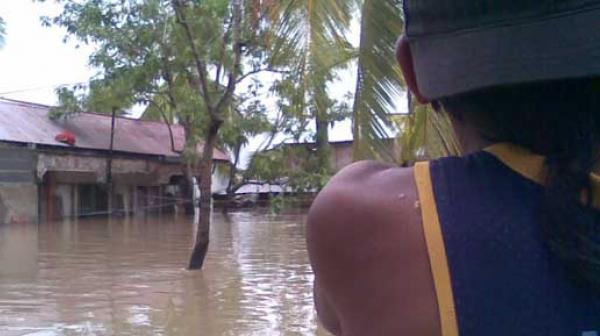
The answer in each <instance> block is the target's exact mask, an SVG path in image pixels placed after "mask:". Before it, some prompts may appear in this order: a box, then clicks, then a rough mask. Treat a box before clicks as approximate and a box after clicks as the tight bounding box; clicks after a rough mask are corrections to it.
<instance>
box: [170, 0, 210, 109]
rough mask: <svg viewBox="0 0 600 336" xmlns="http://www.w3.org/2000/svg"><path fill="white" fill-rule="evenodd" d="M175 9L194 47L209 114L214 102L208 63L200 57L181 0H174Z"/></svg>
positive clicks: (202, 90) (193, 53)
mask: <svg viewBox="0 0 600 336" xmlns="http://www.w3.org/2000/svg"><path fill="white" fill-rule="evenodd" d="M171 3H172V4H173V9H174V10H175V16H176V18H177V23H178V24H179V25H180V26H181V27H182V28H183V30H184V32H185V35H186V38H187V39H188V42H189V44H190V48H191V49H192V56H193V57H194V63H195V65H196V71H197V72H198V77H199V79H200V85H199V88H200V96H202V98H203V99H204V103H205V104H206V107H207V109H208V112H209V114H211V116H212V114H213V109H212V103H211V99H210V94H209V91H208V82H207V80H206V78H207V73H206V72H207V71H206V64H205V63H204V61H202V58H201V57H200V53H198V48H197V46H196V41H195V40H194V36H193V34H192V29H191V27H190V25H189V24H188V22H187V17H186V15H185V11H184V10H182V8H181V7H182V3H181V0H172V1H171Z"/></svg>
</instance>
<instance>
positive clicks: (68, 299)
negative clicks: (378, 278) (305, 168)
mask: <svg viewBox="0 0 600 336" xmlns="http://www.w3.org/2000/svg"><path fill="white" fill-rule="evenodd" d="M304 220H305V217H304V216H303V215H296V214H287V215H281V216H270V215H265V214H261V213H247V212H241V213H231V214H228V215H222V214H215V215H214V220H213V225H212V229H211V230H212V231H211V246H210V251H209V255H208V257H207V259H206V266H205V270H203V271H200V272H188V271H186V270H185V269H184V266H185V264H186V261H187V258H188V254H189V252H190V248H191V245H192V238H193V236H192V235H193V224H192V223H191V222H190V220H189V219H187V218H179V219H175V218H172V217H156V218H151V217H147V218H136V219H123V220H110V221H108V220H103V219H88V220H79V221H73V222H62V223H45V224H40V225H39V227H36V226H26V225H21V226H6V227H0V335H3V336H5V335H6V336H13V335H15V336H16V335H19V336H22V335H29V336H54V335H57V336H58V335H60V336H63V335H65V336H70V335H136V336H138V335H142V336H143V335H166V336H172V335H194V336H195V335H209V336H210V335H219V336H220V335H235V336H238V335H257V336H258V335H268V336H272V335H325V334H324V333H323V332H322V331H317V327H316V315H315V312H314V309H313V308H312V291H311V281H312V274H311V272H310V267H309V266H308V258H307V255H306V252H305V249H304V237H303V232H304V229H303V222H304ZM6 256H10V257H9V258H7V257H6ZM17 259H18V262H16V261H15V260H17Z"/></svg>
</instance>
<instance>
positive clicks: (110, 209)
mask: <svg viewBox="0 0 600 336" xmlns="http://www.w3.org/2000/svg"><path fill="white" fill-rule="evenodd" d="M116 114H117V108H116V107H113V109H112V115H111V120H110V144H109V147H108V159H107V160H106V184H107V186H108V215H109V216H112V214H113V193H114V185H113V176H112V161H113V151H114V144H115V121H116Z"/></svg>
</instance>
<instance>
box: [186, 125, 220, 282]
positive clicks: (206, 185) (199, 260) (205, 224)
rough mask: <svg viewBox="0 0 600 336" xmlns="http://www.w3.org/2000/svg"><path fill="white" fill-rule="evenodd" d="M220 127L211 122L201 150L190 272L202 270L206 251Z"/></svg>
mask: <svg viewBox="0 0 600 336" xmlns="http://www.w3.org/2000/svg"><path fill="white" fill-rule="evenodd" d="M220 127H221V122H219V121H215V120H213V121H211V125H210V127H209V130H208V134H207V135H206V139H205V142H204V148H203V150H202V158H201V161H200V217H199V221H198V232H197V233H196V242H195V244H194V250H193V252H192V256H191V258H190V265H189V269H190V270H199V269H202V266H203V265H204V258H205V257H206V252H207V251H208V243H209V235H210V215H211V209H210V206H211V200H212V166H213V159H212V158H213V152H214V148H215V144H216V143H217V134H218V132H219V128H220Z"/></svg>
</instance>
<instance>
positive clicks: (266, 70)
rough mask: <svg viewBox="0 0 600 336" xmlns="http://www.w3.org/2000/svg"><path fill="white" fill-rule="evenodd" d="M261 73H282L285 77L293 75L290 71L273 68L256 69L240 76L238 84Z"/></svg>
mask: <svg viewBox="0 0 600 336" xmlns="http://www.w3.org/2000/svg"><path fill="white" fill-rule="evenodd" d="M261 72H273V73H280V74H284V75H289V74H291V73H292V72H291V71H288V70H277V69H273V68H271V67H266V68H260V69H255V70H252V71H249V72H247V73H245V74H243V75H241V76H239V77H238V79H237V82H236V84H239V83H241V82H242V81H243V80H244V79H246V78H248V77H250V76H253V75H256V74H258V73H261Z"/></svg>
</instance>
